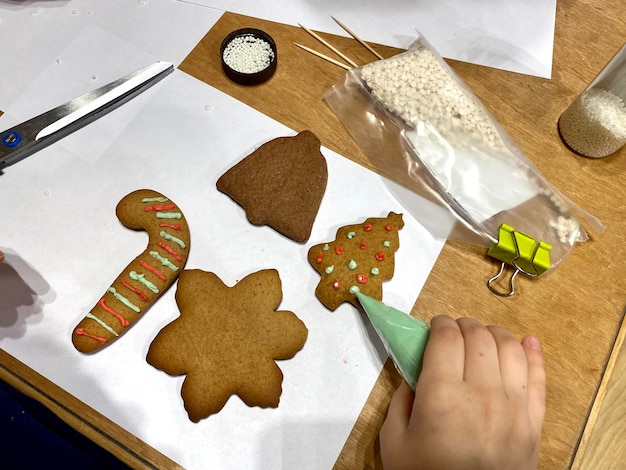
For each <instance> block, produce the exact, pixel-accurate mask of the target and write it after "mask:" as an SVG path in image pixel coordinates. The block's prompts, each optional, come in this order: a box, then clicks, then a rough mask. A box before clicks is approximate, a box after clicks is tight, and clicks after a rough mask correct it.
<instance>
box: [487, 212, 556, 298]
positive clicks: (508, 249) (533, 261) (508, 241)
mask: <svg viewBox="0 0 626 470" xmlns="http://www.w3.org/2000/svg"><path fill="white" fill-rule="evenodd" d="M498 232H499V233H498V243H497V244H496V245H494V246H492V247H491V248H490V249H489V251H487V254H488V255H489V256H491V257H493V258H496V259H498V260H500V261H502V266H501V267H500V271H499V272H498V274H496V275H495V276H493V277H492V278H491V279H489V280H488V281H487V287H489V290H490V291H491V292H493V293H494V294H496V295H499V296H501V297H510V296H512V295H513V294H514V293H515V277H516V276H517V275H518V274H519V273H522V274H526V275H527V276H531V277H537V276H539V275H540V274H542V273H544V272H545V271H547V270H548V269H549V268H550V250H552V246H551V245H549V244H548V243H545V242H541V241H540V242H539V243H537V242H536V241H535V239H534V238H533V237H531V236H530V235H527V234H525V233H523V232H516V231H515V230H514V229H513V227H511V226H510V225H507V224H502V225H501V226H500V229H499V231H498ZM507 264H508V265H510V266H512V267H513V268H514V269H515V272H514V273H513V275H512V276H511V280H510V290H509V292H501V291H499V290H497V289H496V288H495V287H494V286H493V283H494V282H495V281H496V280H497V279H499V278H500V276H502V274H503V273H504V269H505V267H506V265H507Z"/></svg>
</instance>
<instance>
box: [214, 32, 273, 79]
mask: <svg viewBox="0 0 626 470" xmlns="http://www.w3.org/2000/svg"><path fill="white" fill-rule="evenodd" d="M273 60H274V51H273V50H272V47H271V46H270V44H269V43H268V42H267V41H266V40H264V39H262V38H258V37H256V36H254V35H252V34H246V35H242V36H237V37H235V38H234V39H233V40H232V41H230V42H229V43H228V45H227V46H226V47H225V48H224V62H225V63H226V65H228V66H229V67H230V68H231V69H233V70H235V71H237V72H240V73H258V72H261V71H263V70H265V69H266V68H267V67H269V65H270V64H271V63H272V61H273Z"/></svg>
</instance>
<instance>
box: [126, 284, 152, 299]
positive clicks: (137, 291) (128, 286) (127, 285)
mask: <svg viewBox="0 0 626 470" xmlns="http://www.w3.org/2000/svg"><path fill="white" fill-rule="evenodd" d="M122 285H123V286H124V287H126V288H127V289H128V290H129V291H131V292H134V293H135V294H137V295H138V296H139V297H141V300H143V301H144V302H147V301H148V296H147V295H146V294H144V293H143V292H141V291H140V290H139V289H137V288H136V287H133V286H131V285H130V284H129V283H128V282H126V281H124V280H123V279H122Z"/></svg>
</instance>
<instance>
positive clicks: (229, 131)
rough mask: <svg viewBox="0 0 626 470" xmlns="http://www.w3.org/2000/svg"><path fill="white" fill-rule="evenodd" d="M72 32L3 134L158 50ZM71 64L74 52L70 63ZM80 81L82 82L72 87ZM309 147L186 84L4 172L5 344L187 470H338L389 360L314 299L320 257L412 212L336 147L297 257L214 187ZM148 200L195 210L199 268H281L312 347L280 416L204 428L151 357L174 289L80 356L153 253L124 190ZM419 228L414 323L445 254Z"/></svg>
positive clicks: (411, 240) (227, 415)
mask: <svg viewBox="0 0 626 470" xmlns="http://www.w3.org/2000/svg"><path fill="white" fill-rule="evenodd" d="M70 3H72V2H70ZM70 3H64V4H62V5H61V7H60V8H67V7H69V5H70ZM149 5H152V3H150V4H149ZM173 5H180V4H179V3H173ZM32 6H33V5H32V4H31V5H30V7H32ZM133 8H134V5H133ZM183 8H194V9H195V10H197V11H203V10H205V9H202V8H197V7H191V6H189V5H187V6H185V7H183ZM71 11H72V10H70V11H69V12H67V13H68V14H71ZM48 13H50V11H48ZM57 13H58V14H59V15H60V14H61V13H60V12H59V11H57ZM38 14H44V12H41V13H38ZM63 14H65V13H63ZM94 15H95V13H94ZM3 19H4V18H3ZM196 33H198V31H196ZM59 34H60V37H59V38H57V39H58V40H59V41H60V43H59V45H57V46H56V47H55V48H54V50H53V52H52V53H50V51H47V52H45V53H44V52H41V51H40V52H41V53H40V54H34V55H33V60H35V61H36V60H37V59H41V60H44V61H45V60H47V62H45V66H43V67H35V66H32V67H31V66H29V65H26V66H25V68H26V69H28V70H31V72H32V76H30V79H29V81H28V83H26V84H23V85H22V87H23V89H24V92H23V93H22V94H19V95H16V96H15V97H14V99H13V100H12V105H11V106H9V107H4V105H2V107H3V109H4V110H5V111H6V114H5V115H4V116H2V117H0V128H2V129H4V128H6V127H9V126H10V125H12V124H13V123H14V122H15V119H16V116H22V115H25V114H28V113H29V112H30V111H32V110H33V109H34V107H38V106H44V107H45V106H54V105H56V104H58V103H57V99H56V98H54V97H51V95H53V94H55V93H57V92H58V93H60V94H61V95H63V96H64V98H71V97H74V96H78V95H80V94H81V93H83V92H84V91H86V90H84V89H83V88H84V87H85V86H86V85H88V84H90V80H91V78H90V76H91V75H90V74H92V73H95V74H97V77H102V80H103V81H104V79H105V76H106V78H107V80H108V79H114V78H118V76H121V75H124V74H126V73H128V72H130V71H132V70H134V69H135V68H137V65H139V66H143V65H145V64H144V63H143V62H144V59H147V58H150V57H151V56H152V55H158V51H151V52H149V53H146V54H143V53H142V52H141V51H142V48H140V47H139V46H137V42H136V38H129V37H128V36H127V35H125V33H124V31H120V30H116V29H115V27H113V28H109V27H108V26H107V25H104V24H101V23H98V22H93V23H88V24H86V25H85V26H84V27H83V28H81V30H80V31H79V32H78V33H77V35H75V36H71V37H66V36H65V34H64V33H59ZM180 34H181V35H184V32H182V31H181V33H180ZM191 36H193V34H192V35H191ZM191 40H193V39H191ZM63 41H65V42H64V43H63ZM88 41H92V42H94V43H96V42H99V41H104V42H108V43H109V44H112V45H115V47H117V48H119V50H120V55H119V57H120V60H119V62H115V63H113V62H110V61H108V59H107V57H108V56H106V54H105V52H106V48H101V47H97V46H95V47H94V48H93V49H91V48H85V47H82V46H81V44H85V43H87V42H88ZM61 44H62V45H61ZM191 47H192V46H191ZM191 47H190V45H189V44H185V45H184V47H183V46H181V47H180V49H181V50H183V49H186V50H190V49H191ZM95 51H97V53H98V54H100V55H104V56H103V57H101V60H102V63H101V64H100V63H99V62H98V61H96V60H94V58H93V57H92V56H91V54H93V53H96V52H95ZM46 54H48V55H46ZM177 54H180V51H178V52H177ZM56 57H62V59H63V60H62V62H61V63H60V64H58V63H56V61H55V60H54V59H55V58H56ZM157 58H163V57H162V56H160V55H159V57H157ZM165 58H166V59H167V57H165ZM155 59H156V58H155ZM83 61H84V62H83ZM136 62H141V64H137V63H136ZM81 63H84V64H85V66H84V68H82V70H81V67H80V65H79V64H81ZM64 66H68V70H63V67H64ZM109 67H115V70H111V71H110V72H109ZM122 69H124V70H122ZM94 70H95V72H94ZM87 71H88V72H87ZM118 72H119V73H118ZM73 74H78V75H80V76H82V77H83V78H82V81H81V80H79V81H78V82H75V83H74V84H73V85H72V84H68V83H67V80H68V78H71V76H72V75H73ZM81 74H82V75H81ZM115 74H117V75H115ZM109 75H111V76H109ZM0 80H1V81H2V82H3V83H4V82H5V81H6V80H7V78H6V77H3V78H1V79H0ZM0 88H1V87H0ZM46 90H47V91H48V93H46ZM53 90H54V91H53ZM31 99H32V101H31ZM42 111H43V109H42ZM28 117H30V116H28ZM103 134H104V136H103ZM293 134H294V132H293V131H292V130H290V129H287V128H286V127H284V126H283V125H281V124H279V123H277V122H275V121H272V120H270V119H268V118H267V117H265V116H263V115H262V114H260V113H258V112H256V111H254V110H253V109H251V108H249V107H247V106H245V105H243V104H242V103H239V102H237V101H236V100H234V99H232V98H230V97H228V96H226V95H224V94H223V93H221V92H219V91H217V90H215V89H213V88H211V87H209V86H207V85H205V84H203V83H201V82H199V81H197V80H196V79H194V78H192V77H190V76H188V75H186V74H184V73H182V72H180V71H175V72H174V73H173V74H172V75H170V76H168V77H166V78H165V79H164V80H163V81H162V82H160V83H158V84H156V85H155V86H154V87H153V88H151V89H150V90H148V91H147V92H145V93H143V94H142V95H140V96H138V97H137V98H135V99H134V100H133V101H131V102H129V103H127V104H126V105H124V106H123V107H122V108H120V109H117V110H115V111H113V112H112V113H110V114H108V115H107V116H105V117H103V118H101V119H100V120H99V121H97V122H94V123H92V124H90V125H88V126H86V127H85V128H83V129H81V130H79V131H77V132H76V133H75V134H73V135H72V136H70V137H68V138H66V139H63V140H61V141H59V142H57V143H56V144H54V145H52V146H50V147H48V148H46V149H44V150H42V151H40V152H38V153H37V154H35V155H33V156H31V157H29V158H27V159H26V160H24V161H21V162H19V163H17V164H16V165H14V166H11V167H9V168H7V169H6V170H5V174H4V175H2V176H0V214H2V216H3V217H2V220H3V221H4V222H3V223H2V225H1V226H0V250H2V251H4V252H5V253H6V262H5V263H3V264H1V265H0V347H2V348H3V349H4V350H6V351H7V352H9V353H10V354H12V355H14V356H15V357H16V358H18V359H19V360H21V361H23V362H24V363H26V364H27V365H29V366H30V367H32V368H33V369H35V370H36V371H38V372H39V373H41V374H43V375H44V376H45V377H47V378H49V379H50V380H52V381H53V382H55V383H56V384H58V385H59V386H61V387H63V388H64V389H66V390H67V391H69V392H70V393H71V394H73V395H75V396H76V397H78V398H79V399H81V400H83V401H84V402H85V403H87V404H88V405H90V406H92V407H93V408H95V409H96V410H97V411H99V412H101V413H102V414H104V415H105V416H107V417H109V418H110V419H112V420H113V421H114V422H116V423H118V424H119V425H121V426H122V427H124V428H125V429H127V430H129V431H130V432H132V433H133V434H135V435H137V436H138V437H139V438H140V439H142V440H144V441H146V442H147V443H148V444H150V445H152V446H153V447H155V448H156V449H157V450H159V451H161V452H162V453H164V454H165V455H167V456H168V457H170V458H172V459H173V460H175V461H177V462H179V463H180V464H181V465H183V466H185V467H186V468H189V469H196V468H198V469H204V468H220V469H240V468H248V469H257V468H258V469H266V468H285V469H291V468H301V469H307V468H310V469H319V468H331V467H332V465H333V463H334V462H335V460H336V458H337V456H338V454H339V452H340V450H341V448H342V447H343V445H344V443H345V440H346V438H347V436H348V434H349V432H350V430H351V429H352V427H353V425H354V422H355V420H356V418H357V417H358V415H359V412H360V410H361V408H362V406H363V404H364V403H365V400H366V398H367V396H368V395H369V393H370V391H371V388H372V386H373V384H374V382H375V380H376V378H377V377H378V374H379V372H380V369H381V366H382V363H383V361H384V359H385V355H384V350H383V348H382V346H381V345H380V343H379V342H378V340H377V338H376V337H375V333H373V331H371V330H370V329H369V328H368V325H367V323H365V322H363V321H362V320H363V319H362V318H361V317H360V316H359V315H358V313H357V311H356V310H355V309H354V308H352V307H350V306H348V305H344V306H342V307H340V308H339V309H338V310H337V311H335V312H329V311H327V310H326V309H325V308H324V307H323V306H322V305H321V304H320V303H319V302H318V301H317V299H315V297H314V295H313V292H314V289H315V286H316V284H317V281H318V279H319V277H318V275H317V273H316V272H315V271H314V270H313V269H312V268H311V267H310V266H309V265H308V263H307V261H306V253H307V249H308V247H309V246H311V245H313V244H316V243H318V242H322V241H330V240H332V239H334V235H335V231H336V230H337V228H339V227H340V226H342V225H345V224H352V223H357V222H359V221H362V220H364V219H365V218H367V217H370V216H385V215H386V214H387V213H388V212H389V211H396V212H402V211H403V209H402V207H401V206H400V205H399V204H398V202H397V201H396V199H395V198H394V197H393V196H392V195H391V194H390V193H389V191H388V190H387V189H386V186H385V184H384V183H383V182H382V181H381V180H380V179H379V178H378V177H377V176H376V175H374V174H373V173H371V172H369V171H367V170H365V169H363V168H362V167H360V166H358V165H356V164H354V163H351V162H350V161H348V160H346V159H345V158H343V157H341V156H339V155H337V154H335V153H333V152H330V151H329V150H327V149H323V153H324V155H325V156H326V158H327V161H328V166H329V182H328V189H327V191H326V194H325V197H324V200H323V202H322V205H321V208H320V212H319V214H318V217H317V219H316V223H315V225H314V228H313V233H312V235H311V239H310V240H309V242H308V243H307V244H305V245H301V244H297V243H294V242H291V241H289V240H288V239H286V238H284V237H282V236H281V235H279V234H277V233H276V232H274V231H273V230H271V229H269V228H267V227H254V226H252V225H250V224H249V223H248V222H247V220H246V218H245V215H244V212H243V210H242V209H241V208H240V207H239V206H238V205H236V204H235V203H233V202H232V201H231V200H230V198H228V197H227V196H225V195H223V194H221V193H219V192H218V191H217V190H216V189H215V181H216V180H217V178H218V177H219V176H220V175H221V174H222V173H223V172H224V171H226V170H227V169H228V168H229V167H230V166H232V165H233V164H234V163H236V162H237V161H238V160H240V159H241V158H243V157H244V156H245V155H247V154H249V153H250V152H251V151H252V150H253V149H254V148H255V147H257V146H258V145H261V144H262V143H263V142H266V141H267V140H270V139H272V138H275V137H280V136H286V135H293ZM94 142H98V144H97V145H94ZM142 187H147V188H153V189H156V190H158V191H160V192H162V193H164V194H166V195H168V196H169V197H171V198H172V199H173V200H174V201H175V202H176V203H177V204H178V205H179V206H180V207H181V208H182V209H183V211H184V212H185V215H186V217H187V220H188V222H189V225H190V228H191V231H192V246H191V251H190V258H189V261H188V264H187V268H189V269H193V268H200V269H204V270H210V271H213V272H215V273H217V274H218V275H219V276H220V277H221V278H222V280H223V281H224V282H225V283H227V284H229V285H233V284H234V283H235V282H236V281H237V280H238V279H241V278H242V277H243V276H245V275H247V274H249V273H251V272H255V271H257V270H259V269H265V268H276V269H277V270H278V271H279V273H280V276H281V279H282V283H283V294H284V296H283V302H282V304H281V308H282V309H287V310H291V311H293V312H295V313H296V314H297V315H298V316H299V317H300V318H301V319H302V320H303V321H304V322H305V324H306V325H307V327H308V328H309V337H308V340H307V343H306V345H305V347H304V349H303V350H302V351H301V352H299V353H298V354H297V355H296V356H295V358H294V359H292V360H289V361H281V362H280V363H279V365H280V367H281V369H282V370H283V373H284V376H285V380H284V383H283V394H282V396H281V402H280V406H279V407H278V408H277V409H266V410H262V409H259V408H248V407H247V406H245V405H244V404H243V403H242V402H241V401H240V400H239V399H238V398H237V397H233V398H231V400H230V401H229V402H228V403H227V405H226V407H225V408H224V409H223V410H222V411H221V412H220V413H219V414H217V415H215V416H212V417H210V418H208V419H206V420H203V421H201V422H200V423H197V424H194V423H192V422H191V421H189V419H188V418H187V415H186V412H185V410H184V408H183V404H182V399H181V398H180V387H181V384H182V377H178V378H173V377H169V376H167V375H166V374H165V373H163V372H160V371H158V370H156V369H154V368H152V367H151V366H150V365H148V364H147V363H146V362H145V355H146V352H147V350H148V347H149V345H150V342H151V341H152V340H153V339H154V337H155V336H156V334H157V333H158V331H159V330H160V329H161V328H162V327H163V326H165V325H166V324H167V323H169V322H170V321H172V320H173V319H174V318H176V316H177V307H176V304H175V301H174V294H175V286H174V287H173V288H172V289H170V290H169V291H168V292H167V293H166V294H164V296H163V297H162V298H161V299H160V300H159V301H158V302H157V303H156V304H155V305H154V306H153V307H152V309H151V310H150V311H149V312H148V313H147V314H146V315H145V316H144V317H143V318H142V319H141V320H140V321H139V322H138V323H137V325H135V326H134V327H133V328H132V329H131V330H130V331H129V332H128V333H127V334H126V335H125V336H124V337H123V338H121V339H120V340H118V341H117V342H116V343H115V344H113V345H111V346H110V347H109V348H106V349H105V350H103V351H101V352H99V353H97V354H95V355H92V356H85V355H82V354H80V353H78V352H77V351H76V350H74V348H73V346H72V344H71V339H70V336H71V332H72V329H73V328H74V327H75V325H76V324H77V322H78V321H79V320H80V319H81V318H82V317H83V316H84V315H85V314H86V313H87V312H88V311H89V309H90V308H91V307H92V306H93V305H94V304H95V302H96V301H97V300H98V299H99V297H100V296H101V295H102V293H103V292H104V291H105V289H106V288H107V287H108V286H109V285H110V283H111V282H112V280H113V279H114V278H115V277H116V276H117V274H118V273H119V272H120V271H121V269H122V268H123V267H125V266H126V264H127V263H128V262H129V261H130V260H131V259H132V258H134V257H135V256H136V255H137V254H138V253H140V252H141V251H143V249H144V248H145V243H146V237H145V234H141V233H135V232H132V231H130V230H127V229H125V228H124V227H122V226H121V225H120V224H119V222H118V221H117V219H116V217H115V213H114V209H115V205H116V204H117V202H118V201H119V200H120V199H121V198H122V197H123V196H124V195H125V194H127V193H128V192H130V191H133V190H135V189H138V188H142ZM405 224H406V225H405V227H404V228H403V230H402V231H401V232H400V241H401V248H400V250H399V251H398V252H397V253H396V273H395V276H394V278H393V279H392V280H391V281H389V282H387V283H385V287H384V300H385V302H387V303H389V304H390V305H393V306H395V307H397V308H399V309H404V310H405V311H408V310H409V309H410V308H411V306H412V305H413V304H414V302H415V300H416V298H417V295H418V294H419V291H420V290H421V288H422V286H423V283H424V282H425V280H426V277H427V276H428V273H429V272H430V270H431V268H432V264H433V263H434V261H435V259H436V257H437V256H438V253H439V251H440V249H441V246H442V243H441V242H438V241H435V240H433V239H432V237H431V236H430V235H429V234H428V233H427V232H426V230H425V229H423V228H422V227H421V226H420V225H419V224H418V223H417V222H416V221H415V220H414V219H413V218H411V217H410V216H408V215H406V216H405Z"/></svg>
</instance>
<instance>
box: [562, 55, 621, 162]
mask: <svg viewBox="0 0 626 470" xmlns="http://www.w3.org/2000/svg"><path fill="white" fill-rule="evenodd" d="M559 133H560V135H561V138H562V139H563V141H564V142H565V144H566V145H567V146H568V147H569V148H570V149H572V150H573V151H574V152H576V153H578V154H580V155H583V156H586V157H591V158H602V157H606V156H609V155H611V154H613V153H615V152H617V151H618V150H619V149H620V148H621V147H622V146H623V145H624V144H626V44H624V46H622V48H621V49H620V51H619V52H618V53H617V54H615V56H614V57H613V58H612V59H611V61H610V62H609V63H608V64H607V65H606V67H604V69H603V70H602V71H601V72H600V73H599V74H598V76H597V77H596V78H595V79H594V80H593V82H591V84H590V85H589V86H588V87H587V89H586V90H585V91H583V92H582V93H581V94H580V95H579V96H578V97H577V98H576V99H575V100H574V102H573V103H572V104H571V105H570V106H569V107H568V108H567V109H566V110H565V111H564V112H563V114H561V117H560V118H559Z"/></svg>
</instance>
